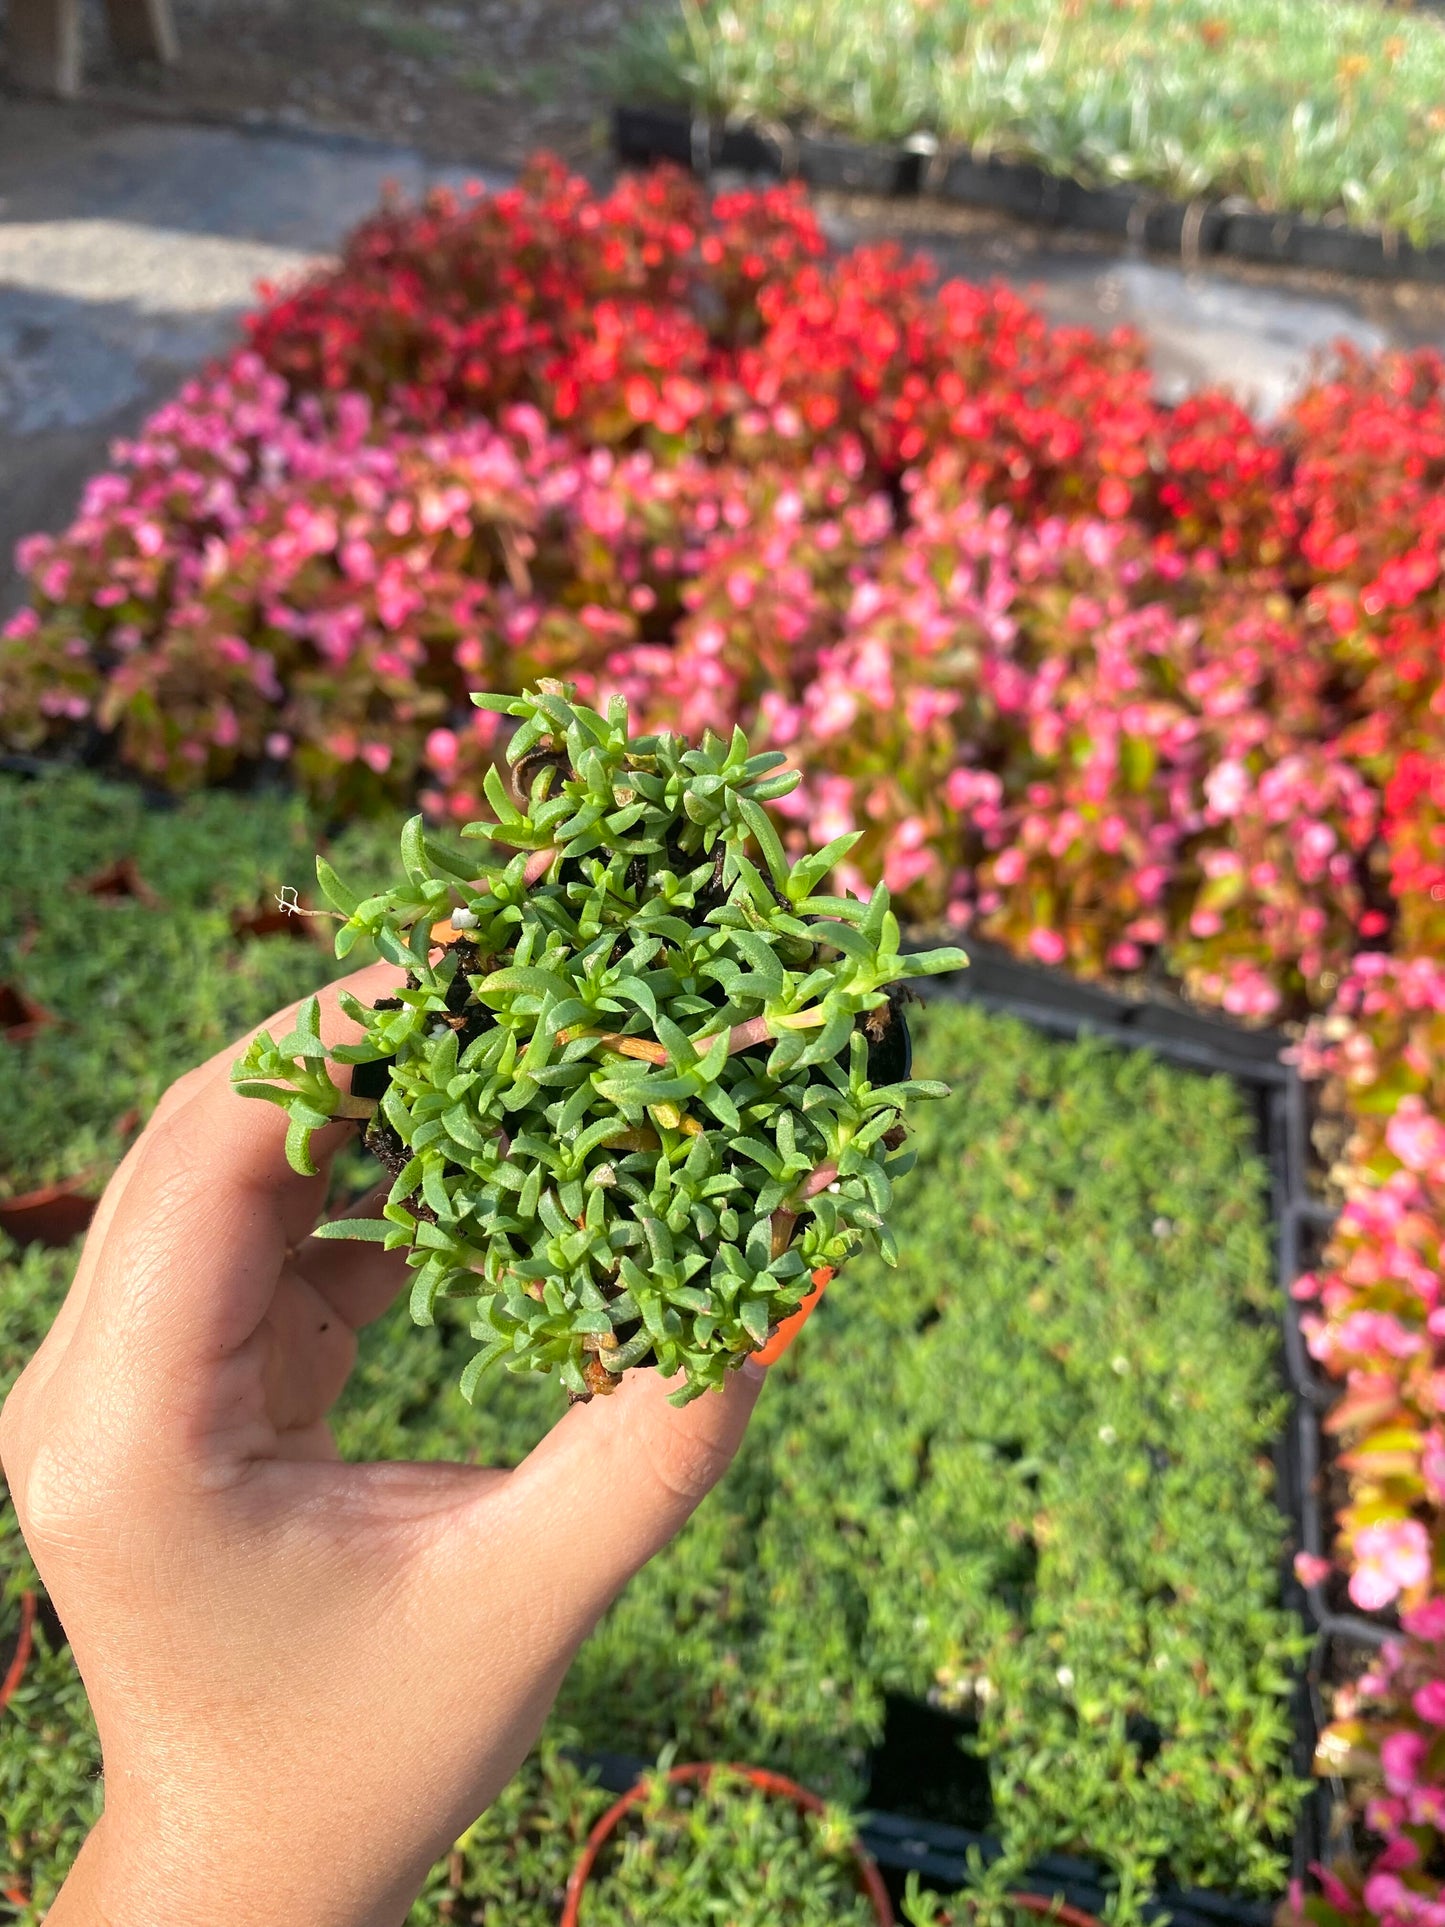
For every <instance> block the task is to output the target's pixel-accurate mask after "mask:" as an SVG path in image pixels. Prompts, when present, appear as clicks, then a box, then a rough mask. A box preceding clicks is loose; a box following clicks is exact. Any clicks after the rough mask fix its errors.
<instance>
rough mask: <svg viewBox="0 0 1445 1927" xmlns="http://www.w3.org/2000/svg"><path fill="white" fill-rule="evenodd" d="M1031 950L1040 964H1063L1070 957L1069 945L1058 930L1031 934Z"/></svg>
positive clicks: (1032, 932)
mask: <svg viewBox="0 0 1445 1927" xmlns="http://www.w3.org/2000/svg"><path fill="white" fill-rule="evenodd" d="M1029 949H1030V950H1031V951H1032V952H1033V954H1034V955H1035V956H1036V957H1037V958H1038V960H1039V962H1040V963H1046V964H1061V963H1062V962H1063V961H1064V959H1065V957H1067V956H1068V954H1069V950H1068V945H1067V944H1066V943H1065V942H1064V940H1063V938H1062V937H1061V936H1060V935H1059V933H1058V931H1057V930H1033V931H1031V932H1030V933H1029Z"/></svg>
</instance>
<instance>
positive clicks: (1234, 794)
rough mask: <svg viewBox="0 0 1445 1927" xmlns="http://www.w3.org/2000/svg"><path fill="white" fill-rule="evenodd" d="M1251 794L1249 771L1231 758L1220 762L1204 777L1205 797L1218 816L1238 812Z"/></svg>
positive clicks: (1226, 815)
mask: <svg viewBox="0 0 1445 1927" xmlns="http://www.w3.org/2000/svg"><path fill="white" fill-rule="evenodd" d="M1248 794H1249V771H1248V770H1247V769H1246V768H1245V767H1244V764H1243V763H1239V762H1235V761H1234V760H1233V759H1230V760H1228V761H1226V762H1223V763H1219V764H1217V765H1216V766H1215V768H1214V769H1212V770H1211V771H1210V772H1209V774H1208V776H1207V777H1206V778H1205V779H1204V798H1205V801H1206V802H1207V803H1208V805H1209V807H1210V809H1211V810H1212V811H1213V812H1214V814H1215V815H1216V816H1221V817H1229V816H1235V815H1237V814H1238V812H1239V810H1240V809H1241V807H1242V806H1243V803H1244V799H1245V798H1246V796H1248Z"/></svg>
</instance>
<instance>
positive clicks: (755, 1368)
mask: <svg viewBox="0 0 1445 1927" xmlns="http://www.w3.org/2000/svg"><path fill="white" fill-rule="evenodd" d="M767 1375H768V1368H767V1366H766V1365H765V1364H764V1363H763V1361H762V1360H761V1359H760V1358H759V1357H758V1356H757V1354H756V1353H754V1354H753V1356H752V1357H751V1358H745V1359H744V1360H743V1377H744V1378H750V1379H752V1380H753V1381H754V1382H755V1383H758V1384H761V1382H762V1381H763V1379H765V1378H766V1377H767Z"/></svg>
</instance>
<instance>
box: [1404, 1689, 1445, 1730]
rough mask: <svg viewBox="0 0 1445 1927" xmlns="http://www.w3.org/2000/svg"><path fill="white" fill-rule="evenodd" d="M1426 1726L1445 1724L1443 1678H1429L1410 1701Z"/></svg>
mask: <svg viewBox="0 0 1445 1927" xmlns="http://www.w3.org/2000/svg"><path fill="white" fill-rule="evenodd" d="M1410 1703H1411V1705H1412V1706H1413V1707H1414V1708H1415V1711H1416V1713H1417V1715H1418V1716H1419V1717H1420V1718H1421V1719H1422V1720H1424V1721H1425V1723H1426V1725H1427V1726H1445V1679H1429V1680H1426V1682H1425V1684H1424V1685H1423V1686H1421V1687H1419V1688H1418V1689H1417V1690H1416V1693H1415V1697H1414V1699H1413V1700H1412V1701H1411V1702H1410Z"/></svg>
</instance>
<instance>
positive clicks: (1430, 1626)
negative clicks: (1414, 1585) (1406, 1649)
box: [1401, 1592, 1445, 1640]
mask: <svg viewBox="0 0 1445 1927" xmlns="http://www.w3.org/2000/svg"><path fill="white" fill-rule="evenodd" d="M1401 1624H1403V1626H1405V1630H1406V1632H1408V1634H1410V1636H1412V1638H1416V1640H1445V1592H1439V1594H1435V1597H1433V1599H1426V1603H1424V1605H1408V1607H1405V1611H1403V1613H1401Z"/></svg>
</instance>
